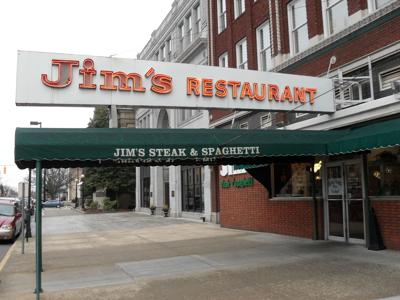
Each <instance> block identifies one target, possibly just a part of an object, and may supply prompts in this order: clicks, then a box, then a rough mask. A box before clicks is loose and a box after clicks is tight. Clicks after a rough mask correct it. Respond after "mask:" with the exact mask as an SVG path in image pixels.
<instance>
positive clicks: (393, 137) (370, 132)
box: [327, 119, 400, 154]
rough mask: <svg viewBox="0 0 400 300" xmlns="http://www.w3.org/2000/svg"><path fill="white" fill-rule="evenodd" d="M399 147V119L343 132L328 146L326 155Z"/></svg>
mask: <svg viewBox="0 0 400 300" xmlns="http://www.w3.org/2000/svg"><path fill="white" fill-rule="evenodd" d="M398 145H400V119H392V120H386V121H381V122H376V123H371V124H368V125H365V126H362V127H355V128H352V129H348V130H346V131H343V135H342V137H340V138H338V139H336V140H335V141H334V142H332V143H330V144H329V145H328V153H327V154H345V153H353V152H361V151H366V150H371V149H376V148H385V147H391V146H398Z"/></svg>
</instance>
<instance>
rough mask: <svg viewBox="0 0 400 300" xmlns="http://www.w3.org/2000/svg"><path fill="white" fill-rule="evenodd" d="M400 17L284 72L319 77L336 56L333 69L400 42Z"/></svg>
mask: <svg viewBox="0 0 400 300" xmlns="http://www.w3.org/2000/svg"><path fill="white" fill-rule="evenodd" d="M398 28H400V17H397V18H395V19H392V20H391V21H390V22H387V23H385V24H383V25H382V26H380V27H378V28H375V29H374V30H372V31H370V32H368V34H365V35H361V36H358V37H357V38H354V39H352V40H351V41H349V42H348V43H346V44H343V45H341V46H340V47H338V48H335V49H332V50H331V51H328V52H326V53H325V54H324V55H322V56H319V57H317V58H315V59H313V61H312V63H305V64H303V65H300V66H298V67H296V68H288V69H287V70H284V72H289V73H293V74H300V75H310V76H319V75H320V74H323V73H325V72H326V70H327V69H328V64H329V59H330V58H331V57H332V56H333V55H335V56H336V64H335V65H333V68H334V69H335V68H337V67H339V66H341V65H344V64H346V63H349V62H351V61H354V60H357V59H359V58H360V57H363V56H366V55H368V54H370V53H372V52H374V51H376V50H378V49H381V48H383V47H385V46H387V45H390V44H392V43H395V42H398V41H399V40H400V30H398Z"/></svg>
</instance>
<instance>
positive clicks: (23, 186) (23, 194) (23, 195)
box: [21, 182, 25, 254]
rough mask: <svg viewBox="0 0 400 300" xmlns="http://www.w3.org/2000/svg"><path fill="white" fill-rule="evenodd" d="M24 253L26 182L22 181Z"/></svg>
mask: <svg viewBox="0 0 400 300" xmlns="http://www.w3.org/2000/svg"><path fill="white" fill-rule="evenodd" d="M21 202H22V229H21V233H22V251H21V253H22V254H25V182H23V183H22V201H21Z"/></svg>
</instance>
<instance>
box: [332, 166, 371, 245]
mask: <svg viewBox="0 0 400 300" xmlns="http://www.w3.org/2000/svg"><path fill="white" fill-rule="evenodd" d="M326 170H327V183H326V184H327V218H328V222H327V224H328V237H329V239H332V240H342V241H348V242H363V241H364V238H365V237H364V234H365V233H364V201H363V199H364V193H363V182H362V179H363V177H362V167H361V163H360V162H359V161H346V162H340V163H334V164H328V165H327V168H326Z"/></svg>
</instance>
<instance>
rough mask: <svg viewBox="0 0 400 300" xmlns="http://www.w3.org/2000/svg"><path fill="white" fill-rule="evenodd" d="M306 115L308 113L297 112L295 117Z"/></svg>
mask: <svg viewBox="0 0 400 300" xmlns="http://www.w3.org/2000/svg"><path fill="white" fill-rule="evenodd" d="M306 115H307V113H296V114H295V117H296V119H298V118H301V117H304V116H306Z"/></svg>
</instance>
